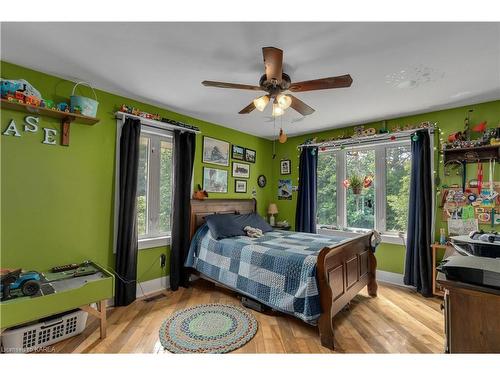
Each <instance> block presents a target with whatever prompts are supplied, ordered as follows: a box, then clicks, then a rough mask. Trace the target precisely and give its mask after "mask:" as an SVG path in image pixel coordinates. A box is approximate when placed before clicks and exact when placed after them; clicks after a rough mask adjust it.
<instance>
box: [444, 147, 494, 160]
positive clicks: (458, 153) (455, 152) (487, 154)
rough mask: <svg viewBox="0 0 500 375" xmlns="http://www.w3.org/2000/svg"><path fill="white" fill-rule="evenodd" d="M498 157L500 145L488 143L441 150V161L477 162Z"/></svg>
mask: <svg viewBox="0 0 500 375" xmlns="http://www.w3.org/2000/svg"><path fill="white" fill-rule="evenodd" d="M491 159H496V160H498V159H500V145H488V146H479V147H469V148H450V149H445V150H444V151H443V161H444V163H447V162H449V161H462V162H466V163H477V162H479V161H489V160H491Z"/></svg>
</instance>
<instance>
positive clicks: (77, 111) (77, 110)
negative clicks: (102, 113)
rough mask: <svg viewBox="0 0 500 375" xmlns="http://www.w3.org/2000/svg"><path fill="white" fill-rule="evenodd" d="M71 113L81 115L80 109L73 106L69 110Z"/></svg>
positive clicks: (77, 106)
mask: <svg viewBox="0 0 500 375" xmlns="http://www.w3.org/2000/svg"><path fill="white" fill-rule="evenodd" d="M71 112H73V113H76V114H77V115H80V114H82V108H81V107H80V106H79V105H75V106H74V107H73V108H71Z"/></svg>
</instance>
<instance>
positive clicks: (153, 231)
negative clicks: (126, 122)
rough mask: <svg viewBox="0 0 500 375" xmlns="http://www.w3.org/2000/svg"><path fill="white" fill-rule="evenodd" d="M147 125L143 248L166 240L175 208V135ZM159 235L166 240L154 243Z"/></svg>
mask: <svg viewBox="0 0 500 375" xmlns="http://www.w3.org/2000/svg"><path fill="white" fill-rule="evenodd" d="M143 128H144V130H142V131H141V138H140V144H139V147H140V149H139V172H138V179H137V227H138V234H139V244H140V245H139V247H140V248H141V247H142V248H144V247H151V246H159V245H161V244H164V243H166V241H165V238H166V237H169V236H170V228H171V211H172V138H171V137H170V136H169V135H167V134H162V133H158V132H157V131H156V130H151V131H150V130H147V129H148V128H147V127H143ZM155 239H160V240H163V242H158V243H152V240H155ZM141 243H142V244H143V246H141Z"/></svg>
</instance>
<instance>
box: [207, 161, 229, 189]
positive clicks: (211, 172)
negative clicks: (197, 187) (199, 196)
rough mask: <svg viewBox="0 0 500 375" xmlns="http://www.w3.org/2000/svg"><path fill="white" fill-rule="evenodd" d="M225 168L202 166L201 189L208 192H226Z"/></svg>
mask: <svg viewBox="0 0 500 375" xmlns="http://www.w3.org/2000/svg"><path fill="white" fill-rule="evenodd" d="M227 172H228V171H227V170H225V169H218V168H210V167H203V190H205V191H206V192H208V193H227Z"/></svg>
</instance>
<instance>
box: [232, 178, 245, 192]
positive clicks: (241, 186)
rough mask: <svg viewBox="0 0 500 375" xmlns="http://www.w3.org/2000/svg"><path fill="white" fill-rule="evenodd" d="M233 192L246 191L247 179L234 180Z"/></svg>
mask: <svg viewBox="0 0 500 375" xmlns="http://www.w3.org/2000/svg"><path fill="white" fill-rule="evenodd" d="M234 192H235V193H246V192H247V181H246V180H234Z"/></svg>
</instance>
